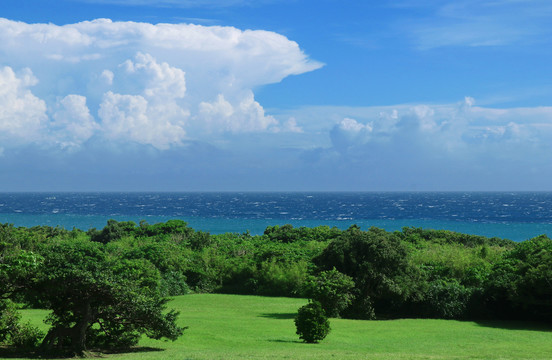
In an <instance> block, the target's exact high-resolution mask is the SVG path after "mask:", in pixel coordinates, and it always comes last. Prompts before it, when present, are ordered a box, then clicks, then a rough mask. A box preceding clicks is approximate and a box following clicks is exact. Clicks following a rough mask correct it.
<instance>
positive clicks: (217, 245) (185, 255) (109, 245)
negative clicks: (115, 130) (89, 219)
mask: <svg viewBox="0 0 552 360" xmlns="http://www.w3.org/2000/svg"><path fill="white" fill-rule="evenodd" d="M71 254H73V255H74V256H73V255H71ZM75 254H80V255H75ZM95 263H96V265H95ZM67 269H69V270H67ZM56 276H57V277H56ZM72 277H73V278H75V277H76V278H78V279H77V280H75V279H72ZM86 277H90V279H87V278H86ZM106 277H107V278H106ZM91 279H92V280H91ZM0 281H2V284H3V285H2V286H3V288H2V290H1V292H0V299H2V300H0V301H1V303H0V304H2V305H0V307H1V309H2V310H3V312H2V316H1V317H0V329H2V328H4V329H9V326H7V325H6V324H7V323H8V322H10V321H11V323H13V324H15V323H17V321H16V320H17V319H16V318H17V316H16V315H15V312H14V311H13V304H14V303H17V304H24V305H25V304H26V306H30V307H42V308H47V309H52V310H53V314H54V316H53V317H51V319H50V320H49V321H50V324H51V330H50V332H49V333H48V334H47V335H46V337H42V338H41V337H40V336H39V335H38V334H34V335H33V336H34V338H35V343H36V342H42V344H43V346H46V345H48V344H46V345H45V339H46V338H47V337H48V335H50V334H52V331H53V330H52V329H58V330H59V329H62V328H70V327H74V326H75V324H76V323H78V321H79V320H80V319H82V317H84V316H85V315H84V313H83V311H82V310H79V309H78V307H79V306H82V304H78V301H77V300H74V301H75V305H74V307H73V309H67V308H64V309H62V308H63V306H62V305H63V304H61V305H60V304H58V303H56V301H57V302H59V301H61V302H63V301H65V303H67V299H65V300H64V299H61V297H63V296H69V297H77V296H81V297H83V296H84V295H83V293H72V292H71V289H70V287H71V286H75V287H79V286H84V285H83V284H88V285H87V286H88V289H90V288H92V289H93V290H89V291H88V293H86V294H85V295H86V296H88V297H89V298H91V299H93V294H90V291H92V292H93V291H94V289H95V288H94V286H97V288H98V291H100V292H101V291H103V292H104V293H109V292H110V291H111V292H115V293H116V292H117V291H119V292H120V294H119V295H117V296H120V297H123V298H124V297H125V296H126V297H130V296H131V295H129V294H125V293H124V291H123V290H121V288H123V287H126V288H132V289H134V290H133V291H134V293H133V294H134V295H136V294H141V295H140V296H142V297H144V299H146V300H147V299H152V301H153V302H157V303H158V305H159V306H158V308H159V309H161V308H162V306H161V305H163V304H165V302H166V301H165V300H163V299H164V298H166V297H168V296H175V295H182V294H187V293H189V292H218V293H234V294H251V295H268V296H292V297H309V298H311V299H314V300H317V301H319V302H320V303H321V304H322V306H323V307H324V309H325V311H326V313H327V314H328V315H330V316H334V317H335V316H342V317H347V318H357V319H388V318H397V317H424V318H444V319H523V320H541V321H547V322H550V321H551V320H552V241H551V240H550V239H549V238H548V237H546V236H540V237H537V238H534V239H531V240H527V241H524V242H521V243H515V242H513V241H509V240H503V239H498V238H486V237H482V236H475V235H467V234H461V233H456V232H450V231H443V230H424V229H420V228H403V230H402V231H395V232H387V231H385V230H382V229H379V228H370V229H369V230H367V231H363V230H361V229H360V228H358V227H357V226H351V227H350V228H349V229H347V230H340V229H337V228H335V227H334V228H330V227H328V226H319V227H316V228H306V227H300V228H294V227H292V226H291V225H284V226H271V227H268V228H266V230H265V232H264V234H263V235H256V236H252V235H251V234H249V232H245V233H242V234H239V233H226V234H220V235H211V234H209V233H206V232H202V231H195V230H194V229H192V228H190V227H189V226H188V225H187V224H186V223H185V222H183V221H180V220H170V221H168V222H166V223H160V224H148V223H146V222H141V223H140V224H135V223H133V222H117V221H114V220H110V221H108V223H107V225H106V226H105V227H104V228H103V229H101V230H97V229H91V230H89V231H87V232H83V231H81V230H78V229H73V230H65V229H63V228H57V227H56V228H52V227H48V226H40V227H32V228H24V227H14V226H13V225H10V224H0ZM56 281H58V282H56ZM60 281H61V282H62V283H59V282H60ZM87 281H88V282H87ZM48 284H49V285H51V284H57V285H56V286H61V287H62V288H63V289H65V290H64V291H65V293H64V292H63V291H61V292H60V291H58V292H57V293H56V294H54V293H52V291H50V292H48V291H46V290H45V289H46V287H47V285H48ZM67 284H69V285H67ZM70 284H74V285H70ZM90 284H93V286H91V285H90ZM102 284H103V285H102ZM49 285H48V286H49ZM62 285H64V286H62ZM102 286H103V287H102ZM83 289H84V287H83ZM144 289H146V290H144ZM83 291H84V290H83ZM134 295H132V296H134ZM86 296H85V297H86ZM110 296H111V295H110ZM117 296H115V297H117ZM71 299H73V298H71ZM146 300H144V301H145V302H144V304H143V306H146ZM72 301H73V300H72ZM94 301H97V299H96V300H94ZM89 305H90V304H89ZM92 305H94V303H93V304H92ZM56 306H57V308H56ZM94 306H96V305H94ZM102 306H104V308H102ZM147 306H149V305H147ZM10 309H11V310H10ZM98 309H99V310H98V312H99V313H102V312H104V313H105V314H107V315H105V316H104V315H102V314H103V313H102V314H100V315H101V316H104V317H103V318H102V317H101V316H100V315H98V316H99V317H98V316H97V317H98V319H99V320H98V321H97V322H96V324H97V323H100V324H103V325H102V326H103V327H102V326H93V324H94V322H92V321H89V322H88V323H87V325H86V326H88V328H87V329H86V331H87V332H88V337H86V339H85V340H84V341H85V342H87V343H86V344H84V345H83V347H86V346H88V347H90V346H99V347H109V345H112V346H122V345H125V344H126V345H132V344H133V343H134V342H135V341H137V340H136V339H137V336H138V335H140V334H142V333H146V334H148V333H150V334H153V335H154V336H157V337H168V338H171V337H172V338H175V337H176V336H177V335H179V334H181V333H182V331H181V330H182V329H180V330H179V329H178V328H177V327H175V325H174V320H175V318H176V314H173V315H171V316H173V318H172V319H167V318H164V320H163V318H162V317H160V315H159V316H157V317H156V318H155V319H157V320H155V321H157V324H158V326H157V329H151V328H147V327H144V326H142V328H140V326H137V325H136V326H135V325H133V326H134V327H133V326H130V327H127V328H124V326H123V325H121V324H116V323H113V321H114V320H113V321H112V322H111V323H110V322H109V321H110V320H109V319H110V317H109V316H111V318H112V319H115V318H117V316H116V314H115V312H116V310H115V308H114V307H113V306H112V305H110V304H99V305H98ZM102 309H103V310H102ZM106 309H109V311H108V310H106ZM142 310H144V309H142ZM56 311H57V313H56ZM121 311H122V310H121ZM136 311H138V312H139V311H141V310H140V309H137V310H136ZM110 312H111V313H110ZM56 314H57V315H56ZM159 314H161V312H159ZM8 315H9V316H8ZM89 315H90V314H88V315H86V316H89ZM131 315H132V314H129V318H128V319H129V320H128V322H129V323H131V322H132V321H135V320H136V319H138V320H140V316H143V315H144V314H142V315H140V316H138V315H136V314H135V315H136V316H135V317H134V318H133V317H132V316H131ZM10 316H11V317H10ZM67 319H70V321H69V320H67ZM133 319H134V320H133ZM152 319H153V318H151V319H149V320H150V321H152ZM138 320H136V321H138ZM2 321H3V322H4V323H2ZM64 321H65V323H64ZM140 321H141V322H140ZM140 321H138V323H139V324H143V323H144V320H143V319H142V320H140ZM3 324H4V325H3ZM13 326H15V325H13ZM13 326H12V327H13ZM110 326H111V328H109V327H110ZM22 328H24V326H23V325H19V328H18V329H20V330H18V331H22V330H21V329H22ZM98 328H99V329H100V330H98ZM14 329H15V328H14ZM156 331H157V333H156ZM27 332H28V333H32V331H31V330H29V329H27ZM31 335H32V334H31ZM33 336H29V338H33ZM51 337H54V335H51ZM114 337H116V338H118V339H121V338H125V339H127V341H126V342H124V341H123V342H121V341H119V342H117V341H113V338H114ZM10 339H11V340H10ZM14 339H16V340H17V341H19V342H24V340H25V339H17V331H15V330H13V331H12V332H11V333H10V332H9V331H8V330H0V342H4V343H10V341H11V343H12V344H13V343H16V342H17V341H15V340H14ZM26 341H28V342H32V341H30V340H28V339H27V340H26ZM76 341H77V340H76V339H73V340H71V339H69V340H66V342H69V343H74V342H76ZM78 341H83V340H82V339H80V340H78ZM60 342H62V343H63V338H62V337H60V338H55V339H54V340H52V343H53V344H57V345H59V343H60ZM110 342H111V343H110ZM62 345H63V344H62Z"/></svg>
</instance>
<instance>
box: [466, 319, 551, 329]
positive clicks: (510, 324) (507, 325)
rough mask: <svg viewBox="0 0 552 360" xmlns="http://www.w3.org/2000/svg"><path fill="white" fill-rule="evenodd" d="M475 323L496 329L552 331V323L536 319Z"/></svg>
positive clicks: (481, 321)
mask: <svg viewBox="0 0 552 360" xmlns="http://www.w3.org/2000/svg"><path fill="white" fill-rule="evenodd" d="M475 323H476V324H477V325H479V326H483V327H490V328H495V329H504V330H528V331H546V332H552V325H549V324H546V323H542V322H536V321H507V320H479V321H475Z"/></svg>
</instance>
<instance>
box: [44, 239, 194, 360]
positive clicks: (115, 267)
mask: <svg viewBox="0 0 552 360" xmlns="http://www.w3.org/2000/svg"><path fill="white" fill-rule="evenodd" d="M43 256H44V262H43V264H42V267H41V268H40V271H39V275H38V279H37V281H36V283H35V286H34V290H35V293H36V295H37V296H38V297H39V298H40V299H41V300H43V301H44V302H45V304H46V305H47V306H48V307H49V308H50V309H51V310H52V313H51V315H50V316H49V318H48V319H47V322H48V323H49V324H51V327H50V330H49V331H48V333H47V335H46V337H45V338H44V340H43V341H42V344H41V350H42V351H43V352H51V351H52V350H54V349H57V350H59V351H64V352H68V353H70V354H76V355H82V354H83V353H84V351H85V350H86V349H87V348H90V347H98V348H100V349H104V348H111V347H128V346H132V345H135V344H136V343H137V341H138V339H139V337H140V335H142V334H146V335H147V336H148V337H151V338H154V339H160V338H163V337H164V338H168V339H170V340H176V339H177V338H178V337H179V336H180V335H182V332H183V330H184V328H182V327H179V326H177V325H176V318H177V316H178V313H177V312H175V311H173V310H171V311H169V312H168V313H164V310H165V307H166V303H167V300H166V299H163V298H161V296H160V295H159V282H160V281H159V280H160V276H159V271H158V270H157V269H156V268H155V267H154V266H153V265H152V264H151V263H149V262H148V261H147V260H122V259H119V258H117V257H116V256H114V255H112V254H108V253H107V252H106V251H105V246H104V245H103V244H101V243H97V242H90V241H83V240H71V241H55V242H52V243H51V244H49V245H48V246H47V247H46V248H45V249H44V251H43Z"/></svg>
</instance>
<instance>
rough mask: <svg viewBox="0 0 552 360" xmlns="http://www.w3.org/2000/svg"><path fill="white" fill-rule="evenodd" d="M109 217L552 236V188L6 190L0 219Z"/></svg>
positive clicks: (38, 221) (52, 222) (197, 224)
mask: <svg viewBox="0 0 552 360" xmlns="http://www.w3.org/2000/svg"><path fill="white" fill-rule="evenodd" d="M108 219H115V220H118V221H127V220H131V221H135V222H136V223H139V222H140V220H146V221H147V222H148V223H151V224H153V223H156V222H164V221H167V220H169V219H182V220H184V221H186V222H188V223H189V225H190V226H191V227H193V228H194V229H196V230H203V231H209V232H211V233H213V234H219V233H224V232H237V233H242V232H245V231H246V230H249V231H250V232H251V233H252V234H262V233H263V231H264V229H265V228H266V227H267V226H269V225H283V224H292V225H294V226H296V227H297V226H317V225H329V226H337V227H339V228H341V229H346V228H347V227H349V226H350V225H351V224H357V225H359V226H360V227H361V228H363V229H368V228H369V227H370V226H378V227H381V228H384V229H386V230H388V231H393V230H400V229H401V228H402V227H404V226H415V227H422V228H431V229H446V230H453V231H459V232H464V233H469V234H477V235H484V236H489V237H493V236H496V237H501V238H508V239H512V240H516V241H521V240H525V239H529V238H532V237H534V236H537V235H540V234H550V235H551V236H552V192H511V193H510V192H508V193H506V192H335V193H333V192H312V193H309V192H272V193H269V192H267V193H261V192H259V193H255V192H223V193H215V192H208V193H148V192H144V193H114V192H110V193H70V192H66V193H0V223H12V224H14V225H16V226H35V225H49V226H61V227H65V228H67V229H72V228H73V227H76V228H79V229H82V230H88V229H89V228H91V227H95V228H98V229H101V228H103V227H104V226H105V224H106V222H107V220H108Z"/></svg>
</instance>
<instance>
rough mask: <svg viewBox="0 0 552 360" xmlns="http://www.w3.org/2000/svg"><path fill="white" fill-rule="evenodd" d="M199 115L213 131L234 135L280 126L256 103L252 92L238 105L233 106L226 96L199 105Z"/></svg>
mask: <svg viewBox="0 0 552 360" xmlns="http://www.w3.org/2000/svg"><path fill="white" fill-rule="evenodd" d="M199 115H200V118H201V119H203V120H204V121H205V122H206V123H207V124H208V127H209V129H210V130H211V131H215V130H216V129H219V131H228V132H232V133H239V132H255V131H264V130H267V129H268V128H269V127H270V126H273V125H276V124H278V122H277V121H276V119H274V118H273V117H272V116H270V115H268V116H267V115H265V112H264V109H263V108H262V106H261V105H260V104H259V103H258V102H257V101H255V98H254V96H253V93H252V92H249V93H247V94H245V95H244V96H243V97H242V98H241V99H240V100H239V101H238V103H237V104H235V105H232V104H231V103H230V102H228V101H227V100H226V99H225V98H224V95H222V94H219V96H218V97H217V100H216V101H214V102H212V103H208V102H202V103H201V104H199Z"/></svg>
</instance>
